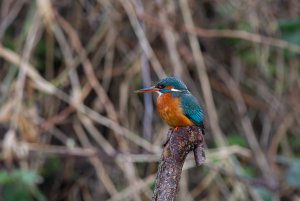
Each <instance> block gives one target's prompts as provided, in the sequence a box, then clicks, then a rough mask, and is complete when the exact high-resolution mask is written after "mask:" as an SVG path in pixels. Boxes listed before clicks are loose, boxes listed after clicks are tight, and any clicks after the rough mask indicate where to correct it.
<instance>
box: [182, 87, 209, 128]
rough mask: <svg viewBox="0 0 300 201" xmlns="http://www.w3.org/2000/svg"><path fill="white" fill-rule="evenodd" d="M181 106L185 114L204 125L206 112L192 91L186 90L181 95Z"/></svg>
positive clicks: (196, 123) (198, 123)
mask: <svg viewBox="0 0 300 201" xmlns="http://www.w3.org/2000/svg"><path fill="white" fill-rule="evenodd" d="M180 102H181V107H182V109H183V112H184V114H185V115H186V116H187V117H188V118H189V119H190V120H191V121H192V122H193V123H194V124H195V125H197V126H203V123H204V112H203V110H202V108H201V107H200V105H199V103H198V101H197V99H196V98H195V97H194V96H193V95H192V94H191V93H190V92H186V93H184V94H182V95H181V96H180Z"/></svg>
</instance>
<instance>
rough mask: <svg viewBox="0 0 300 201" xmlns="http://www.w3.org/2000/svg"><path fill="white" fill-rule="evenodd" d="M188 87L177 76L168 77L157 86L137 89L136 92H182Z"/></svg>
mask: <svg viewBox="0 0 300 201" xmlns="http://www.w3.org/2000/svg"><path fill="white" fill-rule="evenodd" d="M187 90H188V89H187V87H186V85H185V84H184V83H183V82H182V81H180V80H178V79H177V78H175V77H166V78H164V79H162V80H161V81H159V82H158V83H157V84H156V85H155V86H152V87H149V88H144V89H140V90H137V91H135V92H136V93H145V92H158V93H181V92H186V91H187Z"/></svg>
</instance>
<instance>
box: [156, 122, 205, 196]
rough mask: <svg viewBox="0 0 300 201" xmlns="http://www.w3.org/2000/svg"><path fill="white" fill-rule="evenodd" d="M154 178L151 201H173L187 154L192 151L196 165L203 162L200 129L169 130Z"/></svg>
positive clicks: (189, 127)
mask: <svg viewBox="0 0 300 201" xmlns="http://www.w3.org/2000/svg"><path fill="white" fill-rule="evenodd" d="M168 135H170V138H169V140H168V142H167V143H166V144H165V147H164V150H163V153H162V155H161V160H160V164H159V169H158V172H157V176H156V182H155V189H154V193H153V197H152V201H173V200H175V196H176V193H177V188H178V183H179V180H180V175H181V171H182V167H183V164H184V161H185V158H186V156H187V155H188V153H189V152H191V151H194V156H195V160H196V164H197V165H201V164H203V163H204V161H205V154H204V137H203V133H202V129H201V128H199V127H197V126H186V127H180V128H178V129H170V130H169V133H168Z"/></svg>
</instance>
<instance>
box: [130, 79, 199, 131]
mask: <svg viewBox="0 0 300 201" xmlns="http://www.w3.org/2000/svg"><path fill="white" fill-rule="evenodd" d="M135 92H136V93H144V92H157V93H158V94H159V96H158V98H157V111H158V112H159V114H160V116H161V118H162V119H163V120H164V121H165V122H166V123H167V124H168V125H169V126H171V127H175V128H176V129H178V127H182V126H194V125H196V126H199V127H201V128H202V131H203V134H204V130H203V129H204V125H203V123H204V112H203V109H202V107H201V106H200V104H199V103H198V101H197V99H196V98H195V97H194V96H193V95H192V94H191V92H190V91H189V90H188V89H187V87H186V85H185V84H184V83H183V82H182V81H180V80H179V79H177V78H175V77H166V78H164V79H162V80H161V81H160V82H158V83H157V84H156V85H155V86H152V87H149V88H144V89H140V90H137V91H135Z"/></svg>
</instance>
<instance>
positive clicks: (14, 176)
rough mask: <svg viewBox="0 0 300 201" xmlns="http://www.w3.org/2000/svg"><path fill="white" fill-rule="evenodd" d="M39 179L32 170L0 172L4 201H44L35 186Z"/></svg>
mask: <svg viewBox="0 0 300 201" xmlns="http://www.w3.org/2000/svg"><path fill="white" fill-rule="evenodd" d="M39 182H41V177H40V176H39V175H38V174H37V173H36V172H35V171H32V170H24V169H20V170H13V171H11V172H9V171H0V185H1V188H0V189H1V191H2V195H3V198H4V199H5V200H6V201H31V200H34V199H35V200H38V201H43V200H45V198H44V196H43V194H42V193H41V192H40V191H39V189H38V187H37V184H38V183H39Z"/></svg>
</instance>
